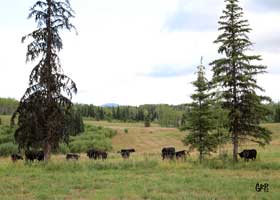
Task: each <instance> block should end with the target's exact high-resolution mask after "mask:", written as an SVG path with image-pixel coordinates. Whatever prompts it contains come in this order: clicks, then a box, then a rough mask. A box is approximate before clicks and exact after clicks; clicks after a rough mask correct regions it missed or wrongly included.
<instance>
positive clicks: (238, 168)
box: [0, 116, 280, 200]
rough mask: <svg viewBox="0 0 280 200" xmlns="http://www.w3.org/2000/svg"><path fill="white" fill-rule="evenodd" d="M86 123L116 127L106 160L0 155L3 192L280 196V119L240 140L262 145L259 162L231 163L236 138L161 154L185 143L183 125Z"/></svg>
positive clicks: (11, 195) (134, 199)
mask: <svg viewBox="0 0 280 200" xmlns="http://www.w3.org/2000/svg"><path fill="white" fill-rule="evenodd" d="M1 118H2V122H3V121H4V120H3V117H2V116H1ZM7 119H8V118H7ZM7 121H8V120H7ZM85 123H86V124H92V125H96V126H103V127H107V128H112V129H114V130H116V131H117V135H116V136H114V137H113V138H112V146H113V149H112V150H111V151H110V152H109V157H108V159H107V160H106V161H101V160H98V161H93V160H89V159H88V158H87V157H86V155H85V154H81V159H80V160H79V161H68V162H67V161H66V160H65V156H64V155H53V156H52V159H51V161H50V162H49V163H47V164H46V163H37V162H34V163H32V164H30V163H25V162H23V161H19V162H17V163H12V162H11V160H10V158H4V157H1V158H0V199H1V200H2V199H3V200H6V199H7V200H17V199H22V200H33V199H34V200H37V199H42V200H44V199H53V200H60V199H61V200H77V199H80V200H88V199H92V200H103V199H104V200H107V199H108V200H121V199H123V200H125V199H127V200H128V199H129V200H138V199H158V200H160V199H167V200H173V199H174V200H177V199H178V200H180V199H244V200H245V199H246V200H247V199H267V200H270V199H275V200H278V199H280V124H264V126H267V127H268V128H269V129H270V130H272V131H273V133H274V134H273V141H272V143H271V144H270V145H268V146H266V147H265V148H261V147H258V146H257V145H254V144H251V143H244V144H242V146H241V148H256V149H257V150H258V156H257V160H256V161H255V162H248V163H245V162H243V161H240V162H239V163H237V164H235V165H233V164H232V163H231V145H226V146H225V151H226V152H228V154H229V155H228V156H225V157H222V158H219V157H218V155H217V154H213V155H211V156H210V157H209V158H208V159H207V160H206V161H205V162H204V163H202V164H199V163H198V162H197V157H196V156H197V155H196V153H195V152H193V153H191V156H190V157H189V158H187V160H186V161H162V160H161V157H160V151H161V148H162V147H163V146H175V147H176V149H178V150H180V149H186V147H184V146H183V145H182V143H181V142H180V140H181V139H182V138H183V137H184V133H182V132H180V131H178V130H177V129H175V128H161V127H159V126H158V125H157V124H152V126H151V127H149V128H144V126H143V124H141V123H109V122H104V121H99V122H96V121H92V120H90V119H86V120H85ZM126 129H127V131H125V130H126ZM130 147H131V148H135V149H136V153H133V154H132V155H131V157H130V159H129V160H123V159H122V158H121V157H120V155H119V154H117V153H116V152H117V151H118V150H119V149H120V148H130ZM256 183H268V184H269V192H263V191H262V192H256V190H255V186H256Z"/></svg>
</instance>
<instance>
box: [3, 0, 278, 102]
mask: <svg viewBox="0 0 280 200" xmlns="http://www.w3.org/2000/svg"><path fill="white" fill-rule="evenodd" d="M34 2H35V0H13V1H9V0H0V3H1V7H0V75H1V77H0V97H13V98H16V99H20V98H21V96H22V95H23V93H24V92H25V89H26V87H27V86H28V77H29V74H30V72H31V69H32V67H34V65H35V64H36V63H30V64H26V63H25V53H26V46H27V44H21V37H22V36H23V35H25V34H27V33H29V32H31V31H32V30H34V29H35V28H36V27H37V25H36V24H35V22H34V20H31V19H30V20H27V15H28V9H29V8H30V7H31V6H32V5H33V3H34ZM70 2H71V4H72V8H73V9H74V10H75V11H76V17H75V19H73V21H72V22H73V24H74V25H75V26H76V28H77V30H78V35H75V33H74V32H71V33H68V32H62V38H63V42H64V49H63V50H62V51H61V53H60V57H61V62H62V67H63V69H64V72H65V74H66V75H68V76H70V77H71V78H72V79H73V80H74V81H75V82H76V84H77V87H78V93H77V95H75V96H74V97H73V101H74V102H79V103H92V104H95V105H101V104H104V103H109V102H110V103H111V102H114V103H118V104H121V105H139V104H147V103H168V104H181V103H186V102H190V94H191V93H192V92H193V87H192V85H191V82H192V81H193V80H194V79H195V74H194V72H195V71H196V66H197V65H198V64H199V63H200V57H201V56H203V58H204V59H203V63H204V65H205V66H206V69H207V76H208V77H209V79H210V78H211V69H210V67H209V65H208V63H209V62H211V61H212V60H214V59H216V58H219V57H220V55H218V54H217V46H216V45H214V44H213V41H214V40H215V39H216V37H217V36H218V34H219V32H218V31H217V29H218V24H217V21H218V19H219V17H220V15H221V14H222V10H223V9H224V7H225V4H224V2H223V1H222V0H71V1H70ZM241 3H242V7H243V8H244V12H245V18H246V19H248V20H249V23H250V26H251V28H252V29H253V31H252V32H251V33H250V35H249V37H250V39H251V41H252V42H253V43H255V45H254V46H253V53H255V54H260V55H262V58H263V61H262V62H260V64H264V65H267V66H268V70H267V71H268V73H267V74H264V75H261V76H259V77H258V84H259V85H260V86H262V87H263V88H264V89H265V90H266V92H265V94H266V95H268V96H270V97H271V98H272V99H273V100H275V101H278V100H280V96H279V94H280V93H279V85H280V84H279V83H280V81H279V80H280V68H279V65H280V59H279V53H280V26H279V21H280V12H279V11H280V0H243V1H242V0H241Z"/></svg>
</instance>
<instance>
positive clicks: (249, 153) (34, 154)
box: [11, 147, 257, 162]
mask: <svg viewBox="0 0 280 200" xmlns="http://www.w3.org/2000/svg"><path fill="white" fill-rule="evenodd" d="M133 152H135V149H122V150H120V151H118V152H117V153H120V154H121V156H122V158H124V159H128V158H129V156H130V153H133ZM187 155H188V156H189V155H190V154H189V151H186V150H182V151H177V152H176V151H175V148H174V147H164V148H163V149H162V150H161V157H162V160H165V159H169V160H173V159H174V158H176V159H177V160H178V159H183V160H186V157H187ZM87 156H88V157H89V159H94V160H97V159H102V160H106V159H107V157H108V153H107V152H106V151H101V150H97V149H89V150H88V151H87ZM239 156H240V158H244V160H245V161H249V160H250V159H251V160H255V159H256V157H257V150H256V149H245V150H243V151H242V152H240V153H239ZM79 158H80V155H79V154H76V153H68V154H66V160H78V159H79ZM11 159H12V161H13V162H15V161H17V160H23V157H22V156H21V155H19V154H12V155H11ZM25 160H27V161H34V160H38V161H42V160H44V152H43V151H34V150H33V151H25Z"/></svg>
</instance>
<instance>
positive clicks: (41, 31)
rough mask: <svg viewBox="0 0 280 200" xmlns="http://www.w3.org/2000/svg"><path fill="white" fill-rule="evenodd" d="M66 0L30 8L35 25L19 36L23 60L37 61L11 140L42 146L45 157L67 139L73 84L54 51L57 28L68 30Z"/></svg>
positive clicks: (59, 45) (70, 15)
mask: <svg viewBox="0 0 280 200" xmlns="http://www.w3.org/2000/svg"><path fill="white" fill-rule="evenodd" d="M73 12H74V11H73V10H72V8H71V6H70V3H69V1H68V0H41V1H37V2H36V3H35V4H34V5H33V7H31V9H30V13H29V16H28V18H34V19H35V22H37V25H38V28H37V29H36V30H34V31H33V32H31V33H30V34H28V35H26V36H24V37H23V38H22V42H24V41H26V40H27V39H29V40H31V42H30V43H29V44H28V46H27V53H26V61H27V62H29V61H36V60H39V61H38V64H37V65H36V66H35V67H34V68H33V70H32V71H31V74H30V76H29V87H28V88H27V90H26V92H25V94H24V95H23V97H22V98H21V100H20V103H19V106H18V108H17V110H16V111H15V113H14V114H13V117H12V124H13V123H14V120H15V119H16V117H17V116H18V128H17V130H16V132H15V140H16V142H17V143H18V144H19V147H20V148H23V149H29V148H42V149H43V150H44V155H45V160H46V161H47V160H48V159H49V158H50V153H51V149H52V148H56V147H58V145H59V142H61V141H63V140H67V138H68V136H69V135H68V134H67V131H66V124H65V123H66V121H67V120H66V118H67V115H68V114H69V111H70V108H71V107H72V103H71V98H72V93H76V92H77V88H76V84H75V83H74V82H73V81H72V80H71V79H70V78H69V77H68V76H66V75H64V74H63V71H62V67H61V65H60V61H59V57H58V52H59V51H60V50H61V49H62V47H63V44H62V39H61V37H60V34H59V33H60V30H63V29H66V30H69V31H70V30H72V29H75V27H74V26H73V25H72V24H71V23H70V19H71V18H73V17H74V15H73Z"/></svg>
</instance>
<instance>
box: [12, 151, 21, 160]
mask: <svg viewBox="0 0 280 200" xmlns="http://www.w3.org/2000/svg"><path fill="white" fill-rule="evenodd" d="M11 159H12V161H13V162H15V161H17V160H23V157H22V156H21V155H18V154H15V153H13V154H12V155H11Z"/></svg>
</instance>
